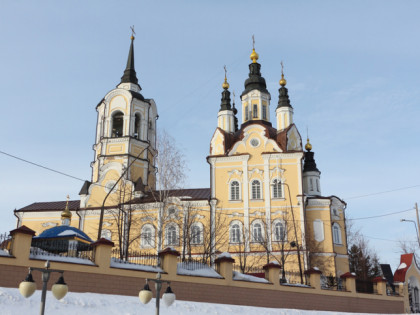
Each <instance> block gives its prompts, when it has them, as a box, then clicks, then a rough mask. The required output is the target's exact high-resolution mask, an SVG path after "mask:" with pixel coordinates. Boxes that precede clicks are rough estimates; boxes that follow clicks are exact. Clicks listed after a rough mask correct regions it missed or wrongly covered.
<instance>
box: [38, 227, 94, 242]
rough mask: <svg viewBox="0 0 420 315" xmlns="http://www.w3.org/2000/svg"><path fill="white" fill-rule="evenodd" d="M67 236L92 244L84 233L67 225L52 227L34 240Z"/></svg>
mask: <svg viewBox="0 0 420 315" xmlns="http://www.w3.org/2000/svg"><path fill="white" fill-rule="evenodd" d="M67 236H77V237H79V238H81V239H83V240H86V241H88V242H90V243H92V242H93V241H92V239H91V238H90V237H89V236H87V235H86V233H85V232H83V231H81V230H79V229H77V228H75V227H73V226H68V225H59V226H54V227H52V228H50V229H46V230H45V231H43V232H42V233H41V234H39V235H38V236H35V237H34V239H48V238H60V237H67Z"/></svg>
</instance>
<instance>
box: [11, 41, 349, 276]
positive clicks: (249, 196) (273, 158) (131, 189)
mask: <svg viewBox="0 0 420 315" xmlns="http://www.w3.org/2000/svg"><path fill="white" fill-rule="evenodd" d="M250 58H251V63H250V64H249V76H248V78H246V80H245V84H244V90H243V92H242V94H241V96H240V99H241V104H240V106H238V109H239V110H238V109H237V108H236V106H235V102H234V100H232V99H231V93H230V91H229V83H228V80H227V75H226V72H225V78H224V82H223V84H222V98H221V103H220V106H219V105H217V104H216V103H215V106H214V117H215V127H216V128H215V132H214V134H213V136H212V138H211V139H209V140H210V152H209V155H208V156H207V163H208V164H206V163H205V161H203V167H210V183H209V186H210V188H198V189H172V188H171V187H170V186H162V185H161V183H159V176H158V175H159V172H163V171H164V169H163V168H158V167H157V159H158V157H159V153H161V152H159V150H158V148H159V143H157V128H156V120H157V119H158V106H157V105H156V103H155V102H154V100H153V99H150V98H145V97H144V96H143V94H142V88H141V86H140V84H139V82H138V79H137V75H136V71H135V67H134V36H132V37H131V45H130V49H129V54H128V60H127V65H126V69H125V71H124V74H123V76H122V77H121V81H120V83H119V84H118V85H117V86H116V88H115V89H113V90H111V91H110V92H108V93H107V94H106V95H105V96H104V98H103V99H102V100H101V101H100V102H99V103H98V105H97V106H96V111H97V114H98V116H97V122H96V137H95V143H94V145H93V149H94V152H95V155H94V160H93V162H92V163H91V168H92V177H91V180H90V181H86V182H85V183H84V184H83V187H82V188H81V190H80V199H79V200H70V201H68V202H66V201H59V202H36V203H33V204H31V205H28V206H26V207H23V208H21V209H18V210H15V211H14V214H15V216H16V217H17V225H18V226H21V225H26V226H27V227H29V228H31V229H33V230H34V231H36V233H37V235H40V234H41V233H42V232H43V231H44V230H46V229H49V228H51V227H54V226H58V225H60V222H61V215H62V212H63V210H64V209H68V210H69V211H70V214H71V215H70V216H68V217H67V218H69V222H68V223H69V226H73V227H75V228H78V229H79V230H81V231H83V233H85V234H86V235H87V236H88V237H90V238H91V239H93V240H95V239H97V238H99V237H105V238H107V239H110V240H112V241H113V242H114V243H115V244H116V246H117V247H125V248H126V253H129V252H131V251H132V252H134V251H142V252H145V253H146V252H147V253H156V252H157V251H159V250H162V249H164V248H166V247H173V248H175V249H176V250H178V251H179V252H180V253H181V254H182V258H183V259H191V258H193V259H202V260H203V261H209V262H210V261H212V260H213V259H214V257H215V256H216V255H217V254H218V253H222V252H229V253H230V254H231V255H232V257H233V258H234V259H235V264H237V265H238V266H239V268H240V270H242V271H243V272H252V270H253V268H261V267H262V266H263V265H265V264H267V263H269V262H277V263H279V264H280V266H281V267H282V269H283V280H284V277H293V274H297V273H301V272H302V270H307V269H309V268H314V267H317V268H319V269H320V270H322V271H323V273H324V274H325V275H330V276H340V275H342V274H344V273H346V272H348V271H349V262H348V256H347V240H346V230H345V208H346V203H345V202H344V201H342V200H341V199H340V198H338V197H336V196H322V194H321V177H320V175H321V172H320V171H319V169H318V168H317V165H316V163H315V159H314V152H313V150H312V145H311V144H310V142H309V139H307V141H306V144H305V146H304V147H303V144H302V138H301V135H300V133H299V131H298V128H297V126H296V125H295V124H294V123H293V107H292V102H291V101H290V98H289V91H288V89H287V88H286V85H287V82H286V79H285V76H284V73H283V70H282V73H281V78H280V82H279V84H280V87H279V89H278V92H277V91H272V92H275V97H273V99H274V100H275V101H274V102H273V103H274V104H271V94H270V92H269V91H268V90H267V86H266V81H265V79H264V77H263V76H262V72H261V64H259V63H258V59H259V56H258V54H257V53H256V51H255V48H254V49H253V50H252V53H251V56H250ZM277 93H278V94H277ZM214 98H215V99H216V96H215V97H214ZM272 106H276V108H275V111H273V110H272ZM272 112H274V113H275V115H274V117H271V113H272ZM239 114H240V119H239V118H238V117H239ZM161 115H164V113H162V114H161ZM216 115H217V121H216ZM239 121H240V124H239ZM216 122H217V126H216ZM162 187H163V188H162ZM66 213H67V212H66ZM127 259H129V255H128V256H127Z"/></svg>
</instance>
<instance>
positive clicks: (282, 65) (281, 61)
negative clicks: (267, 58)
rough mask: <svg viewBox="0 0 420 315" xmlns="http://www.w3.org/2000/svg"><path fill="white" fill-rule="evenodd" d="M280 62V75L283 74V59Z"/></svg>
mask: <svg viewBox="0 0 420 315" xmlns="http://www.w3.org/2000/svg"><path fill="white" fill-rule="evenodd" d="M280 64H281V75H284V73H283V68H284V66H283V60H282V61H281V62H280Z"/></svg>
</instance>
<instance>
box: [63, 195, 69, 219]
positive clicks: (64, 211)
mask: <svg viewBox="0 0 420 315" xmlns="http://www.w3.org/2000/svg"><path fill="white" fill-rule="evenodd" d="M69 199H70V196H69V195H67V203H66V208H65V209H64V210H63V212H61V219H71V215H72V214H71V212H70V210H69Z"/></svg>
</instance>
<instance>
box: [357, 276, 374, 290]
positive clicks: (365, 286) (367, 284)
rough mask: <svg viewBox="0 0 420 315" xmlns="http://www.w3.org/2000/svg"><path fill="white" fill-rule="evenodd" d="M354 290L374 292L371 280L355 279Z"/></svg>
mask: <svg viewBox="0 0 420 315" xmlns="http://www.w3.org/2000/svg"><path fill="white" fill-rule="evenodd" d="M356 292H359V293H374V290H373V282H372V281H370V280H360V279H356Z"/></svg>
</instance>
